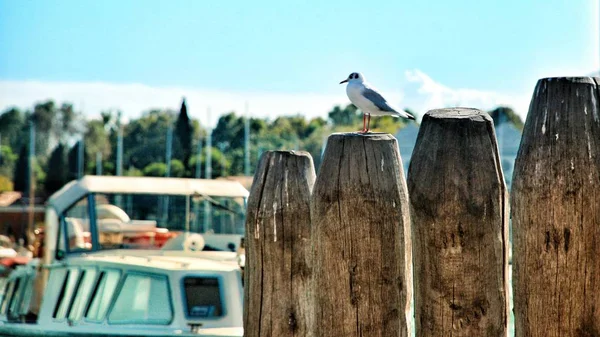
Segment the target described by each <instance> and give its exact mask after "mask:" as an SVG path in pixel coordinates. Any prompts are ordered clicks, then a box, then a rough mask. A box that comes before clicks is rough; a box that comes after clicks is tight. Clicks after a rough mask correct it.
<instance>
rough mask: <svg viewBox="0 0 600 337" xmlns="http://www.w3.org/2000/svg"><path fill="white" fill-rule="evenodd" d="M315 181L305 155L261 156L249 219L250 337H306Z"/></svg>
mask: <svg viewBox="0 0 600 337" xmlns="http://www.w3.org/2000/svg"><path fill="white" fill-rule="evenodd" d="M314 181H315V170H314V166H313V161H312V157H311V156H310V154H308V153H307V152H293V151H292V152H287V151H268V152H266V153H264V154H263V155H262V157H261V160H260V163H259V166H258V169H257V171H256V174H255V176H254V182H253V184H252V188H251V191H250V197H249V199H248V213H247V216H246V237H245V243H246V267H245V271H244V274H245V276H244V278H245V291H244V336H246V337H270V336H272V337H285V336H296V337H301V336H308V334H307V331H308V326H309V325H310V319H311V317H312V313H311V312H310V310H311V307H310V295H309V292H310V289H309V286H310V284H309V283H310V280H311V276H312V275H311V266H310V264H311V262H310V251H311V246H310V231H311V229H310V195H311V191H312V187H313V184H314Z"/></svg>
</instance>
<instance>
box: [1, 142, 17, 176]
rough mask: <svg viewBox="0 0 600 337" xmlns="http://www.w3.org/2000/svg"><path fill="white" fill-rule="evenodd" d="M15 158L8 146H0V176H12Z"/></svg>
mask: <svg viewBox="0 0 600 337" xmlns="http://www.w3.org/2000/svg"><path fill="white" fill-rule="evenodd" d="M17 157H18V156H17V155H16V154H14V153H13V151H12V149H11V147H10V146H9V145H2V146H0V175H3V176H6V177H10V176H12V172H13V170H14V167H15V162H16V161H17Z"/></svg>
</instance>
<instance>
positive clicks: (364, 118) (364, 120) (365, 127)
mask: <svg viewBox="0 0 600 337" xmlns="http://www.w3.org/2000/svg"><path fill="white" fill-rule="evenodd" d="M359 132H362V133H365V132H367V114H366V113H363V128H362V130H360V131H359Z"/></svg>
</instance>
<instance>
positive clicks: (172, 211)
mask: <svg viewBox="0 0 600 337" xmlns="http://www.w3.org/2000/svg"><path fill="white" fill-rule="evenodd" d="M244 207H245V205H244V199H243V198H229V197H210V196H200V195H198V196H193V197H190V196H180V195H175V196H173V195H171V196H165V195H150V194H108V193H103V194H98V193H95V194H91V195H87V196H85V197H83V198H82V199H81V200H79V201H78V202H77V203H76V204H74V205H73V206H71V207H70V208H69V209H67V210H66V211H65V212H63V213H62V214H60V215H59V221H60V227H61V234H60V236H59V247H61V248H63V249H64V250H65V251H66V252H78V251H91V250H102V249H159V248H161V247H162V246H163V245H164V244H165V242H167V241H168V240H169V239H172V238H174V237H176V236H178V235H180V234H181V233H184V232H193V233H215V234H238V235H241V234H243V232H244V216H245V212H244ZM66 242H68V244H67V243H66Z"/></svg>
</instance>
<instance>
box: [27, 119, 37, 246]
mask: <svg viewBox="0 0 600 337" xmlns="http://www.w3.org/2000/svg"><path fill="white" fill-rule="evenodd" d="M34 164H35V123H34V122H33V121H32V120H30V121H29V179H28V181H29V186H28V187H29V214H28V215H29V216H28V219H27V229H28V233H27V234H29V233H33V226H34V214H33V209H34V207H35V173H34V168H33V165H34ZM27 237H29V235H27ZM27 241H29V240H27Z"/></svg>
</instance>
